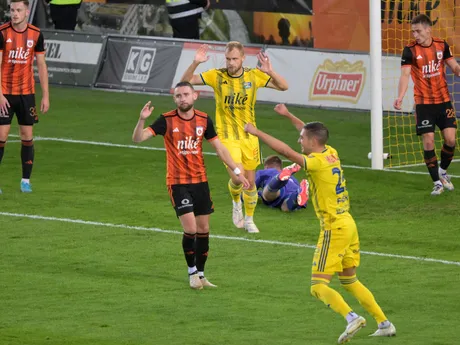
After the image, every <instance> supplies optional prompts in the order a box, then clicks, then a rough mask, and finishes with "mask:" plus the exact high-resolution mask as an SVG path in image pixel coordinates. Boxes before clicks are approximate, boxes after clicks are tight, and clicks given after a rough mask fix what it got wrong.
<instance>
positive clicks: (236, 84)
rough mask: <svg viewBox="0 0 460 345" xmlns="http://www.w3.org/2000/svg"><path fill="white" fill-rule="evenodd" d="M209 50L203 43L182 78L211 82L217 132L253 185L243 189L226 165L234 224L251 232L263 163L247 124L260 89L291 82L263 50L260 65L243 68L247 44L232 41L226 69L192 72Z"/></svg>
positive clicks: (282, 86) (195, 82)
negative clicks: (260, 167) (272, 63)
mask: <svg viewBox="0 0 460 345" xmlns="http://www.w3.org/2000/svg"><path fill="white" fill-rule="evenodd" d="M207 53H208V46H207V45H202V46H201V47H200V48H199V49H198V50H197V52H196V54H195V58H194V60H193V62H192V64H191V65H190V66H189V68H188V69H187V70H186V71H185V73H184V75H183V76H182V81H189V82H190V83H192V84H193V85H208V86H210V87H212V88H213V89H214V94H215V99H216V129H217V135H218V136H219V139H220V140H221V141H222V144H224V146H225V147H227V149H228V150H229V151H230V154H231V155H232V158H233V160H234V161H235V162H236V163H237V165H238V168H239V169H240V170H242V171H243V172H244V175H245V176H246V178H247V179H248V181H249V183H250V184H251V187H250V188H249V189H247V190H243V189H242V185H241V182H239V180H238V179H237V177H236V175H235V173H234V172H233V171H232V170H231V169H229V168H227V170H228V173H229V175H230V181H229V182H228V189H229V191H230V194H231V196H232V199H233V217H232V218H233V223H234V224H235V226H236V227H238V228H244V229H246V231H248V232H251V233H255V232H259V229H258V228H257V226H256V225H255V224H254V219H253V216H254V211H255V208H256V205H257V189H256V185H255V176H256V168H257V166H258V165H259V164H260V150H259V140H258V139H257V137H254V136H252V135H251V134H248V133H246V132H245V131H244V125H245V124H246V123H254V124H255V111H254V107H255V104H256V93H257V89H259V88H261V87H268V88H272V89H277V90H281V91H285V90H287V89H288V84H287V82H286V80H284V78H282V77H281V76H279V75H278V74H277V73H275V71H274V70H273V68H272V65H271V63H270V59H269V58H268V56H267V55H266V54H265V53H263V52H260V53H259V54H258V55H257V58H258V60H259V66H258V67H257V68H247V67H243V62H244V59H245V55H244V47H243V45H242V44H241V43H239V42H235V41H233V42H229V43H228V44H227V46H226V49H225V60H226V68H221V69H211V70H208V71H206V72H203V73H201V74H193V73H194V72H195V70H196V68H197V67H198V65H199V64H201V63H203V62H206V61H208V59H209V56H208V55H207ZM241 193H243V201H244V210H245V213H246V216H243V207H242V203H241Z"/></svg>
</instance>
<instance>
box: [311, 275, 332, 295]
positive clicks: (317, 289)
mask: <svg viewBox="0 0 460 345" xmlns="http://www.w3.org/2000/svg"><path fill="white" fill-rule="evenodd" d="M329 283H330V280H329V279H326V278H312V280H311V287H310V293H311V294H312V296H313V297H315V298H320V296H321V295H322V293H323V292H324V290H327V288H328V285H329Z"/></svg>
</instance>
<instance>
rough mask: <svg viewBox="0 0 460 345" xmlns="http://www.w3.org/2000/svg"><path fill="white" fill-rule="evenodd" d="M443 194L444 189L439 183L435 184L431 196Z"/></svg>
mask: <svg viewBox="0 0 460 345" xmlns="http://www.w3.org/2000/svg"><path fill="white" fill-rule="evenodd" d="M442 192H444V187H443V186H442V184H441V183H435V184H434V187H433V190H432V191H431V195H441V194H442Z"/></svg>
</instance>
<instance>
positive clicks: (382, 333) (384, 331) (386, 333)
mask: <svg viewBox="0 0 460 345" xmlns="http://www.w3.org/2000/svg"><path fill="white" fill-rule="evenodd" d="M386 322H388V321H386ZM395 335H396V327H395V326H394V325H393V324H392V323H391V322H389V325H388V326H387V327H382V328H380V325H379V328H378V329H377V330H376V331H375V332H374V333H372V334H371V335H369V336H370V337H394V336H395Z"/></svg>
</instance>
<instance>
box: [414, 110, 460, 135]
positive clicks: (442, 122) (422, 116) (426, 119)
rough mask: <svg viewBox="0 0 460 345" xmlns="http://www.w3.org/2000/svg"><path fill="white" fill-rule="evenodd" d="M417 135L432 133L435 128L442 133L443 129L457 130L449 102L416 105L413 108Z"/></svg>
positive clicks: (453, 112)
mask: <svg viewBox="0 0 460 345" xmlns="http://www.w3.org/2000/svg"><path fill="white" fill-rule="evenodd" d="M415 118H416V122H417V135H422V134H425V133H433V132H434V131H435V126H438V128H439V129H440V130H441V131H442V130H443V129H445V128H457V117H456V115H455V109H454V107H453V106H452V103H451V102H445V103H439V104H417V105H416V106H415Z"/></svg>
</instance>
